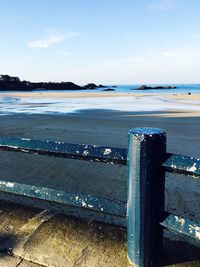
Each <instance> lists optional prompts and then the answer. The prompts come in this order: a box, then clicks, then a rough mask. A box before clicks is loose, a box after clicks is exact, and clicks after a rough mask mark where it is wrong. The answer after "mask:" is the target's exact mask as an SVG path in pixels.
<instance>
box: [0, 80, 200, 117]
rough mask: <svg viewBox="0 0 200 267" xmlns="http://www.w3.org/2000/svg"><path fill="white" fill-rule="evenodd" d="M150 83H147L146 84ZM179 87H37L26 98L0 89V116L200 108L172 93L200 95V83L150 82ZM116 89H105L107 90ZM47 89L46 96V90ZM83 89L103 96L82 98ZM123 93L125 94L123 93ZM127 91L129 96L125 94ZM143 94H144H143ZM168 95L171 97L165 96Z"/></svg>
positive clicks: (197, 102)
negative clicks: (40, 88) (67, 95)
mask: <svg viewBox="0 0 200 267" xmlns="http://www.w3.org/2000/svg"><path fill="white" fill-rule="evenodd" d="M147 85H148V84H147ZM158 85H162V86H176V87H177V88H176V89H156V90H153V89H152V90H135V89H136V88H138V87H140V86H141V85H136V84H134V85H108V86H107V87H106V88H97V89H94V90H84V91H83V90H81V91H79V90H77V91H58V90H55V91H54V90H50V91H46V90H45V91H44V90H43V91H42V90H37V93H39V94H37V97H32V96H31V92H30V97H29V92H26V97H23V96H20V94H19V95H18V94H13V93H14V92H16V91H13V92H11V91H9V92H5V91H4V92H0V115H12V114H50V115H52V114H55V115H62V114H69V113H77V112H83V111H85V110H111V111H113V110H115V111H124V112H145V111H146V112H152V111H163V110H192V111H200V100H198V99H199V98H198V99H197V100H194V99H192V98H191V99H190V98H189V97H188V98H187V99H181V98H180V99H174V98H170V97H169V96H170V95H171V96H172V95H181V94H188V95H195V94H196V95H199V94H200V84H150V85H149V86H151V87H154V86H158ZM108 88H110V89H113V90H114V91H105V89H108ZM44 92H45V97H44V95H43V93H44ZM52 92H57V93H58V95H60V97H59V96H58V97H54V98H52V97H50V96H49V97H48V93H49V95H50V93H52ZM63 92H73V93H74V94H76V93H77V97H75V98H70V97H67V98H66V97H62V93H63ZM80 92H91V93H94V92H96V93H97V95H98V94H99V95H101V94H102V92H103V93H104V96H102V97H94V96H91V97H87V98H81V97H80V96H78V93H80ZM113 92H114V93H115V92H116V93H118V94H117V96H115V97H107V96H105V93H106V94H107V95H108V96H109V94H113ZM120 93H122V95H120ZM123 93H127V96H123ZM141 94H142V96H141ZM166 95H168V96H166Z"/></svg>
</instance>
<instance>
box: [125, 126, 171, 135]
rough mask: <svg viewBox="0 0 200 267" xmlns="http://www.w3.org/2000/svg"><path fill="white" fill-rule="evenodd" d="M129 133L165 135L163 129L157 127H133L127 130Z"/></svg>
mask: <svg viewBox="0 0 200 267" xmlns="http://www.w3.org/2000/svg"><path fill="white" fill-rule="evenodd" d="M129 134H132V135H149V136H152V135H166V133H165V131H164V130H162V129H159V128H152V127H139V128H134V129H131V130H130V131H129Z"/></svg>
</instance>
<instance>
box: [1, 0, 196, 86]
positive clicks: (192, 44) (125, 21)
mask: <svg viewBox="0 0 200 267" xmlns="http://www.w3.org/2000/svg"><path fill="white" fill-rule="evenodd" d="M0 34H1V37H0V73H2V74H6V73H7V74H10V75H14V76H19V77H20V78H21V79H22V80H23V79H25V80H30V81H74V82H75V83H78V84H85V83H88V82H96V83H104V84H138V83H142V84H143V83H199V82H200V75H199V74H200V71H199V70H200V1H199V0H141V1H137V0H7V1H5V0H0Z"/></svg>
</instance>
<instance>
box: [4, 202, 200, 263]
mask: <svg viewBox="0 0 200 267" xmlns="http://www.w3.org/2000/svg"><path fill="white" fill-rule="evenodd" d="M0 211H1V212H0V222H1V224H0V250H1V251H3V252H7V253H10V254H11V255H13V256H15V257H11V256H8V257H7V256H6V255H5V254H2V255H3V256H2V257H0V264H1V265H0V267H1V266H2V267H7V266H8V267H13V266H20V267H38V266H45V267H127V266H129V265H128V262H127V243H126V230H125V229H124V228H120V227H116V226H111V225H108V224H103V223H99V222H95V221H93V220H88V219H80V218H75V217H70V216H66V215H61V214H54V213H51V212H48V211H42V210H39V209H33V208H31V207H29V208H27V207H23V206H21V205H16V204H13V203H6V202H3V201H1V202H0ZM164 245H165V246H164V253H163V255H162V262H161V263H160V266H171V267H172V266H173V267H190V266H191V267H199V266H200V248H199V247H194V246H191V245H189V244H187V243H184V242H172V241H169V240H165V242H164ZM10 257H11V258H10ZM19 260H21V262H20V261H19ZM7 262H8V263H7ZM5 263H6V264H7V265H5ZM15 263H17V264H16V265H15ZM9 264H10V265H9Z"/></svg>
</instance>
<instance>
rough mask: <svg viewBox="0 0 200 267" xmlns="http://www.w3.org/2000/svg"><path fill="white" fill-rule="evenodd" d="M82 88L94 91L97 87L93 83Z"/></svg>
mask: <svg viewBox="0 0 200 267" xmlns="http://www.w3.org/2000/svg"><path fill="white" fill-rule="evenodd" d="M83 88H85V89H96V88H98V86H97V85H96V84H95V83H88V84H86V85H84V86H83Z"/></svg>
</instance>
